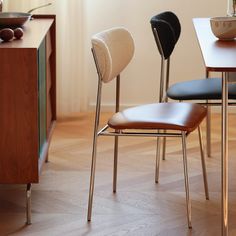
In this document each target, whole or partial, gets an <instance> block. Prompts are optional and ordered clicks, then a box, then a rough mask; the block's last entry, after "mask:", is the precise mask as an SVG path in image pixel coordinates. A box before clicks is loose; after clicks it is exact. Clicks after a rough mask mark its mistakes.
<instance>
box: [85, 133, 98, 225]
mask: <svg viewBox="0 0 236 236" xmlns="http://www.w3.org/2000/svg"><path fill="white" fill-rule="evenodd" d="M96 156H97V135H95V137H94V141H93V153H92V164H91V175H90V187H89V200H88V214H87V220H88V221H91V216H92V206H93V192H94V181H95V169H96Z"/></svg>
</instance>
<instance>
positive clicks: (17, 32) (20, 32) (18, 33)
mask: <svg viewBox="0 0 236 236" xmlns="http://www.w3.org/2000/svg"><path fill="white" fill-rule="evenodd" d="M23 35H24V31H23V29H22V28H20V27H18V28H16V29H14V37H15V38H16V39H20V38H21V37H22V36H23Z"/></svg>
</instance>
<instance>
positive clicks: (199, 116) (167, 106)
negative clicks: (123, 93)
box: [108, 103, 207, 132]
mask: <svg viewBox="0 0 236 236" xmlns="http://www.w3.org/2000/svg"><path fill="white" fill-rule="evenodd" d="M206 113H207V112H206V108H204V107H203V106H201V105H198V104H191V103H154V104H147V105H142V106H137V107H132V108H128V109H125V110H123V111H121V112H118V113H115V114H114V115H113V116H112V117H111V118H110V120H109V121H108V126H109V127H111V128H113V129H117V130H122V129H165V130H167V129H168V130H179V131H186V132H191V131H193V130H194V129H195V128H197V127H198V125H199V124H200V123H201V121H202V120H203V118H204V117H205V116H206Z"/></svg>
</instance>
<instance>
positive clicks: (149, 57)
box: [85, 0, 226, 109]
mask: <svg viewBox="0 0 236 236" xmlns="http://www.w3.org/2000/svg"><path fill="white" fill-rule="evenodd" d="M85 2H86V6H85V14H86V22H85V29H86V30H85V35H86V39H85V51H86V53H85V55H86V57H85V75H86V77H87V78H88V80H89V83H90V91H89V105H90V107H93V106H94V104H95V101H96V96H95V95H96V86H97V83H96V82H97V81H96V72H95V68H94V65H93V60H92V56H91V54H90V37H91V36H92V35H93V34H94V33H97V32H99V31H101V30H104V29H107V28H110V27H114V26H124V27H126V28H127V29H128V30H129V31H130V32H131V33H132V35H133V37H134V40H135V44H136V52H135V57H134V60H133V61H132V63H131V64H130V66H129V67H128V69H127V70H126V71H125V72H124V73H123V74H122V78H123V80H122V81H121V84H122V89H123V92H122V96H121V97H122V103H123V104H124V105H125V106H130V105H134V104H137V103H146V102H155V101H157V100H158V85H159V72H160V56H159V55H158V51H157V48H156V45H155V43H154V38H153V35H152V32H151V28H150V24H149V20H150V18H151V16H153V15H155V14H157V13H158V12H161V11H164V10H171V11H174V12H176V14H177V15H178V16H179V18H180V21H181V24H182V34H181V37H180V40H179V43H178V45H177V47H176V51H175V54H174V56H173V57H172V59H171V64H172V70H171V83H173V82H178V81H182V80H188V79H191V78H201V77H204V75H205V70H204V64H203V61H202V58H201V53H200V50H199V47H198V44H197V40H196V36H195V32H194V28H193V24H192V18H194V17H210V16H218V15H220V16H222V15H225V14H226V1H217V2H216V1H214V0H208V1H204V0H199V1H191V0H190V1H189V0H178V1H177V0H175V1H174V0H172V1H170V0H159V1H156V0H148V1H141V0H113V1H107V0H87V1H85ZM128 78H129V79H128ZM113 87H114V84H113V85H111V86H109V87H107V86H105V87H104V90H103V93H104V94H103V95H104V96H103V100H104V103H105V105H106V107H107V109H109V108H110V105H111V104H113V103H114V99H113V97H114V96H113V94H114V91H115V90H114V89H111V88H113Z"/></svg>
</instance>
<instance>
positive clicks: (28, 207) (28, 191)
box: [26, 183, 31, 225]
mask: <svg viewBox="0 0 236 236" xmlns="http://www.w3.org/2000/svg"><path fill="white" fill-rule="evenodd" d="M26 224H27V225H31V183H29V184H27V186H26Z"/></svg>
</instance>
